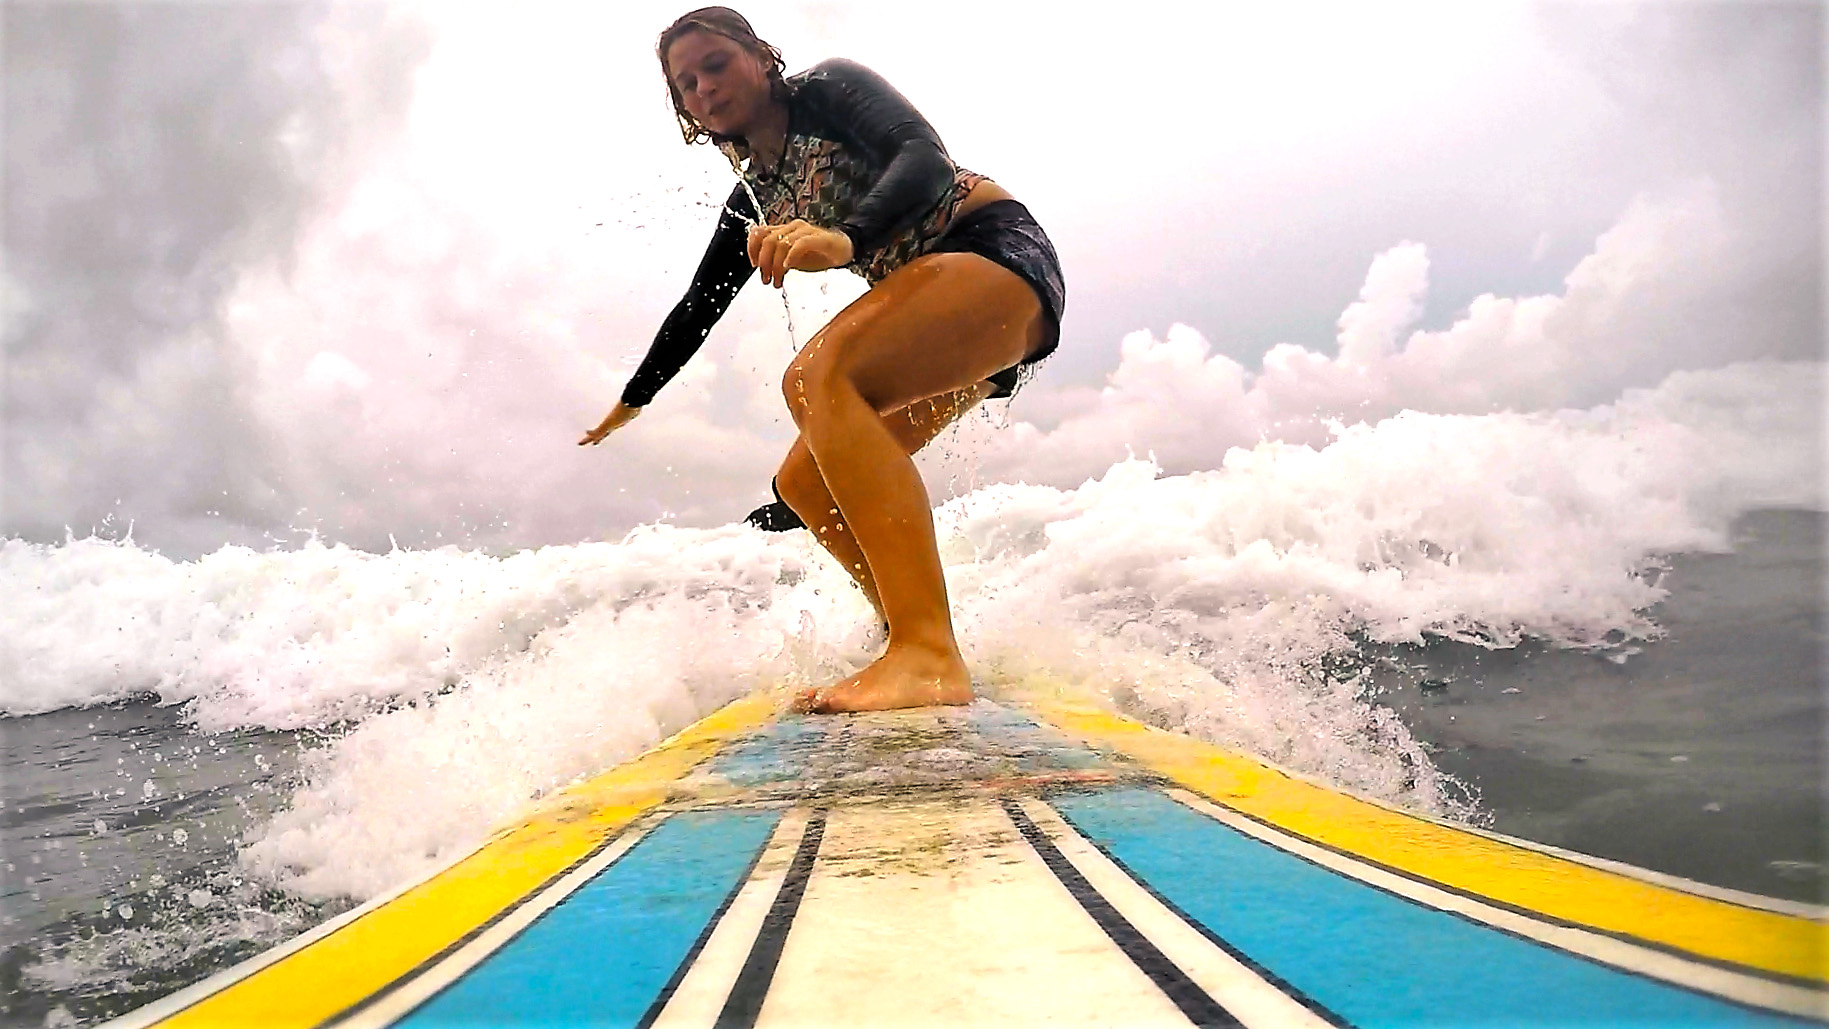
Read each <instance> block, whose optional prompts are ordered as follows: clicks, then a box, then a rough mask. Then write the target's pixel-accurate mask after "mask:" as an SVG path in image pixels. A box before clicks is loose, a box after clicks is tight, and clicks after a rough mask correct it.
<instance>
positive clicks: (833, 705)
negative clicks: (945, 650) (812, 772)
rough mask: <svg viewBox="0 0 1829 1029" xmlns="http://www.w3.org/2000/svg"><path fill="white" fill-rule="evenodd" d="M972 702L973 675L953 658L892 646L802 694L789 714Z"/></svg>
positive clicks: (929, 651) (881, 709) (954, 655)
mask: <svg viewBox="0 0 1829 1029" xmlns="http://www.w3.org/2000/svg"><path fill="white" fill-rule="evenodd" d="M971 702H972V675H971V672H970V671H968V670H967V669H966V667H965V661H964V660H963V659H961V658H960V657H959V655H958V654H956V653H953V654H941V653H937V652H935V651H931V650H924V649H921V648H917V647H906V646H904V647H898V646H895V645H893V644H891V645H890V647H889V649H888V650H887V651H886V652H884V654H883V656H882V657H879V658H877V659H876V661H875V662H873V663H872V664H871V665H870V667H868V668H866V669H864V670H863V671H861V672H859V673H857V674H856V675H853V676H852V677H851V678H849V679H846V680H845V681H844V682H841V683H839V684H837V685H836V686H827V687H825V688H824V689H816V690H803V691H801V693H800V694H799V695H798V696H796V697H795V698H794V710H796V711H800V712H809V713H819V714H833V713H836V712H839V711H888V710H891V709H893V708H900V707H938V706H941V705H945V704H970V703H971Z"/></svg>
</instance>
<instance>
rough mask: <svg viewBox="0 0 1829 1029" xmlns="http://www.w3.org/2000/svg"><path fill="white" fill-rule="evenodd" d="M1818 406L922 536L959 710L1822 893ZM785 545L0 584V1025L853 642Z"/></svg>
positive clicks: (28, 575) (1718, 405)
mask: <svg viewBox="0 0 1829 1029" xmlns="http://www.w3.org/2000/svg"><path fill="white" fill-rule="evenodd" d="M1821 377H1822V369H1821V366H1820V365H1814V364H1810V365H1770V364H1766V365H1745V366H1737V367H1734V368H1729V369H1721V370H1718V371H1714V372H1708V373H1686V374H1681V375H1677V376H1673V377H1672V378H1671V379H1670V380H1668V381H1666V382H1665V383H1664V384H1663V385H1661V386H1660V387H1658V388H1657V389H1655V390H1645V391H1637V392H1634V393H1630V394H1628V395H1627V396H1625V397H1622V398H1621V399H1620V400H1619V401H1617V402H1616V403H1613V404H1609V405H1606V406H1604V407H1599V408H1595V409H1592V410H1584V411H1557V412H1534V413H1510V412H1507V413H1497V414H1490V415H1482V416H1448V415H1429V414H1420V413H1415V412H1406V413H1405V414H1402V415H1399V416H1397V417H1395V418H1391V419H1387V420H1385V421H1382V422H1379V423H1377V424H1371V425H1356V426H1341V427H1339V428H1338V429H1337V431H1336V432H1335V434H1334V437H1333V439H1332V440H1331V441H1330V442H1329V443H1328V444H1327V445H1325V446H1323V447H1319V448H1310V447H1304V446H1289V445H1284V444H1278V443H1274V442H1267V443H1264V444H1261V445H1259V446H1258V447H1256V448H1254V449H1250V450H1243V449H1239V450H1233V451H1231V452H1229V453H1228V454H1227V455H1225V458H1224V460H1223V462H1218V464H1217V467H1214V468H1212V469H1209V470H1205V471H1198V472H1192V473H1188V474H1180V475H1169V474H1164V473H1163V472H1162V470H1161V469H1159V468H1157V467H1156V466H1154V465H1153V464H1152V463H1150V462H1149V461H1142V460H1132V461H1126V462H1123V463H1120V464H1117V465H1114V466H1113V467H1112V468H1111V469H1110V470H1109V471H1108V472H1106V473H1105V474H1104V475H1103V476H1101V477H1099V478H1097V479H1094V480H1090V481H1088V482H1086V483H1083V484H1081V485H1080V486H1078V487H1076V488H1072V489H1061V488H1054V487H1047V486H1036V485H1020V484H1000V485H992V486H986V487H984V488H981V489H977V490H975V491H972V492H970V493H967V494H966V495H964V496H960V497H957V498H954V499H952V500H949V501H947V502H946V503H945V504H943V505H942V506H941V507H940V508H939V509H938V510H937V512H936V519H937V524H938V528H939V537H940V540H941V547H942V557H943V560H944V562H945V564H946V569H947V575H948V585H949V590H950V593H951V597H952V600H953V604H954V609H955V617H956V620H957V623H958V626H959V630H960V634H961V640H962V644H963V645H964V646H965V648H966V652H967V658H968V660H969V661H970V662H971V664H972V667H973V670H974V673H975V675H976V677H977V680H978V682H979V683H980V685H981V688H982V689H983V690H984V692H986V693H987V694H989V695H991V696H995V695H996V694H997V692H998V691H999V690H1000V689H1002V688H1004V687H1006V686H1008V685H1009V684H1011V683H1015V682H1020V681H1025V680H1029V679H1032V678H1036V677H1046V678H1049V679H1052V680H1056V681H1062V682H1067V683H1070V684H1076V685H1079V686H1082V687H1084V688H1087V689H1091V690H1094V691H1097V692H1100V693H1102V694H1103V695H1105V696H1107V697H1108V698H1109V699H1110V700H1111V702H1112V703H1114V704H1116V705H1118V706H1119V707H1120V708H1122V709H1124V710H1127V711H1130V712H1132V713H1134V714H1136V715H1138V716H1139V717H1143V718H1145V719H1147V720H1150V721H1152V722H1154V723H1156V724H1160V725H1165V726H1170V727H1173V728H1176V729H1180V730H1182V731H1186V732H1190V733H1193V734H1196V735H1199V736H1202V737H1204V738H1207V739H1210V740H1214V741H1216V742H1219V743H1222V744H1225V745H1228V746H1233V747H1238V748H1242V749H1245V750H1249V751H1251V752H1254V753H1257V754H1261V755H1263V756H1265V757H1268V758H1270V759H1272V760H1275V761H1277V762H1280V763H1282V764H1284V765H1287V766H1290V767H1293V768H1295V769H1298V770H1300V771H1302V772H1305V773H1307V774H1311V775H1315V776H1319V777H1322V778H1325V779H1327V780H1329V781H1332V782H1334V783H1337V784H1339V785H1341V786H1345V787H1349V788H1352V789H1355V790H1359V791H1362V792H1366V793H1369V794H1372V795H1374V796H1378V797H1381V798H1383V799H1385V800H1388V801H1390V802H1392V803H1396V804H1400V805H1404V806H1406V807H1409V808H1411V809H1413V810H1417V811H1421V812H1426V813H1429V814H1432V815H1437V816H1442V817H1448V818H1458V819H1463V820H1466V821H1469V822H1471V823H1474V824H1478V825H1484V826H1491V827H1493V828H1496V829H1498V830H1500V831H1504V832H1510V833H1515V834H1518V835H1522V836H1526V837H1530V838H1533V839H1539V840H1542V841H1544V842H1549V843H1553V844H1557V845H1562V846H1570V847H1574V848H1576V849H1581V850H1585V851H1589V852H1593V853H1597V854H1602V855H1604V856H1610V857H1617V858H1622V859H1625V860H1630V861H1634V862H1637V863H1640V864H1644V865H1647V866H1649V867H1653V868H1659V869H1663V870H1666V871H1670V872H1674V873H1676V874H1680V875H1686V876H1691V877H1694V878H1697V879H1701V880H1704V881H1710V882H1716V883H1720V884H1722V885H1728V886H1733V887H1737V888H1742V889H1753V890H1757V891H1760V892H1765V893H1770V894H1775V895H1781V896H1789V897H1797V898H1805V899H1818V898H1820V897H1821V895H1822V892H1823V883H1824V879H1823V875H1822V868H1823V864H1824V855H1823V845H1822V815H1821V794H1822V783H1823V774H1822V773H1823V762H1822V747H1821V742H1822V724H1823V663H1822V653H1823V651H1822V646H1823V631H1824V618H1823V596H1822V583H1823V555H1822V543H1823V534H1824V531H1825V515H1824V511H1825V510H1829V505H1826V504H1825V502H1824V496H1823V491H1824V487H1823V475H1822V456H1823V454H1822V436H1821V421H1822V414H1821V412H1822V408H1823V405H1822V400H1823V397H1822V388H1821V381H1822V378H1821ZM868 614H869V611H868V608H867V606H866V605H865V603H864V601H863V600H862V598H861V596H860V595H859V594H858V593H857V592H856V591H855V589H853V588H852V587H851V586H850V585H849V583H848V582H847V581H846V580H845V579H844V578H843V576H842V574H841V573H840V571H839V570H838V569H837V568H836V567H834V566H832V564H831V563H830V562H829V561H828V560H827V559H826V558H825V556H824V554H823V553H822V552H820V551H818V550H817V548H816V547H815V546H814V545H813V544H812V543H811V542H810V541H809V540H807V538H806V537H805V534H804V533H788V534H781V535H769V534H764V533H759V532H756V531H754V530H751V529H749V528H747V527H745V526H741V525H732V526H725V527H720V528H712V529H688V528H680V527H674V526H667V525H656V526H645V527H642V528H640V529H638V530H636V531H635V532H633V533H631V534H629V535H628V536H627V537H626V538H624V539H622V540H620V541H615V542H593V543H582V544H577V545H571V546H554V547H546V548H542V549H538V550H528V551H521V552H516V553H489V552H484V551H481V550H476V549H465V548H463V547H460V546H449V547H445V548H442V549H438V550H412V551H409V550H395V551H393V552H391V553H382V554H373V553H365V552H360V551H355V550H351V549H348V548H346V547H341V546H336V545H326V544H323V543H317V542H314V543H311V544H308V545H306V546H303V547H298V548H293V549H286V550H273V551H269V552H256V551H251V550H247V549H244V548H234V547H225V548H223V549H221V550H218V551H217V552H215V553H212V554H208V555H206V556H204V557H202V558H200V559H197V560H194V561H174V560H171V559H169V558H167V557H165V556H163V555H160V554H157V553H154V552H151V551H148V550H145V549H143V548H141V547H139V546H137V545H136V544H134V543H132V542H131V541H122V540H102V539H72V540H69V541H66V542H65V543H63V544H60V545H54V546H46V545H39V544H31V543H26V542H23V541H19V540H7V541H5V542H4V543H0V712H3V713H4V717H3V718H0V732H3V733H4V769H3V774H4V778H3V780H0V781H3V783H4V786H3V788H4V796H3V797H0V799H3V801H4V813H3V814H0V844H3V846H4V853H0V861H4V866H5V880H4V888H3V892H0V896H3V899H4V910H3V912H0V994H3V995H4V998H5V999H4V1011H0V1021H3V1022H4V1024H7V1025H47V1024H51V1025H74V1024H88V1023H92V1022H94V1021H97V1020H100V1019H102V1018H105V1017H107V1016H109V1015H112V1014H117V1013H120V1012H122V1011H125V1010H128V1009H130V1008H132V1007H134V1006H137V1005H139V1004H142V1003H146V1002H148V1001H150V1000H153V999H155V998H156V997H158V996H161V995H163V994H165V993H167V992H170V991H172V990H174V989H177V988H180V987H182V986H184V985H186V984H188V983H190V982H193V981H196V980H197V979H200V978H202V977H204V976H206V975H208V974H210V973H211V972H213V971H215V970H217V969H220V968H223V967H226V966H228V965H230V964H232V963H234V962H235V961H237V960H239V959H240V958H242V957H245V956H247V955H248V954H251V953H254V952H256V951H258V950H259V949H262V948H264V947H267V946H270V945H272V944H274V943H277V942H279V941H280V940H283V939H285V938H287V937H288V936H291V935H293V934H296V933H297V932H299V931H302V930H303V929H305V928H307V927H309V926H310V925H313V924H315V923H316V922H318V921H320V920H322V919H324V918H326V917H329V916H330V915H332V914H334V913H336V912H338V911H341V910H345V909H347V908H348V907H349V906H351V905H353V904H355V903H358V902H360V901H361V900H362V899H364V898H367V897H370V896H373V895H375V894H377V893H379V892H382V891H384V890H386V889H388V888H389V887H390V886H392V885H394V884H396V883H398V882H400V881H402V880H404V879H407V878H409V877H411V876H414V875H416V874H419V873H421V872H423V871H425V870H426V869H428V868H430V867H432V866H433V865H435V864H437V863H438V862H440V861H442V860H444V859H447V858H448V857H449V856H451V855H452V854H454V853H456V852H458V851H460V850H462V849H464V848H467V847H469V846H471V845H473V844H474V843H475V842H476V841H477V840H479V839H480V838H481V837H482V836H483V835H485V834H486V833H487V832H488V831H489V830H490V828H492V827H493V826H494V825H496V824H498V823H499V822H500V821H502V820H504V819H506V818H509V817H511V816H512V815H513V814H514V813H515V812H516V811H518V810H519V809H520V808H521V807H523V806H524V805H525V804H526V803H527V802H528V801H529V800H531V799H533V798H535V797H537V796H539V795H541V794H542V793H544V792H547V791H549V790H551V789H553V788H555V787H558V786H560V785H563V784H565V783H568V782H571V781H573V780H575V779H577V778H579V777H582V776H585V775H588V774H590V773H592V772H594V771H596V770H598V769H600V768H602V767H603V766H605V765H607V764H611V763H613V762H616V761H618V760H621V759H623V758H626V757H628V756H631V755H633V754H635V753H637V752H639V751H640V750H641V749H643V748H645V747H646V746H648V745H650V744H652V743H653V742H655V741H657V740H658V739H660V738H662V737H664V736H665V735H667V734H668V733H670V732H672V731H674V730H676V729H678V728H680V727H682V726H684V725H686V724H687V723H689V722H690V721H692V720H693V719H695V718H697V717H699V716H700V715H703V714H705V713H707V712H709V711H711V710H713V709H715V708H716V707H717V706H719V705H721V704H723V703H725V702H726V701H728V700H731V699H733V698H735V697H737V696H740V695H742V694H744V693H746V692H748V691H750V690H752V689H754V688H756V687H758V686H762V685H766V684H772V683H778V682H784V681H785V682H792V683H800V682H820V681H826V680H829V679H831V678H834V677H837V676H839V675H842V674H844V673H846V672H848V671H850V670H852V669H854V668H856V667H858V666H860V665H861V664H862V663H864V662H866V661H868V660H869V659H870V658H871V657H872V656H873V654H874V652H875V648H876V647H877V646H879V641H878V640H877V639H875V637H874V635H873V634H872V632H871V619H870V618H869V617H868Z"/></svg>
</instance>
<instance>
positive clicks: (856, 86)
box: [622, 59, 983, 407]
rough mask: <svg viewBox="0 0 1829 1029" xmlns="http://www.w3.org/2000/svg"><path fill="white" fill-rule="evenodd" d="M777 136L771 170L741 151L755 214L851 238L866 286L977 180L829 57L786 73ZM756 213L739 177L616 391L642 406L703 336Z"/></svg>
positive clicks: (913, 120) (910, 250)
mask: <svg viewBox="0 0 1829 1029" xmlns="http://www.w3.org/2000/svg"><path fill="white" fill-rule="evenodd" d="M787 84H788V88H789V97H788V101H787V104H788V129H787V145H786V148H785V149H784V150H783V152H782V154H781V160H780V161H779V163H777V165H776V166H775V167H774V168H773V169H763V168H760V167H759V164H760V162H758V161H756V160H754V159H752V160H750V161H749V162H748V165H747V167H746V168H745V170H744V175H743V177H744V179H746V180H747V181H748V183H749V187H750V189H753V190H755V194H756V199H757V200H758V201H759V202H760V203H761V204H762V210H761V212H760V219H759V220H761V221H763V222H766V223H768V224H770V225H780V224H782V223H784V222H788V221H791V220H793V219H795V218H799V219H803V220H805V221H806V222H808V223H810V224H812V225H817V226H819V227H821V228H826V229H835V230H838V231H840V232H843V233H845V234H846V235H847V236H849V237H851V244H852V255H853V256H852V260H851V263H850V264H848V265H846V267H848V268H850V269H851V270H852V271H855V272H857V273H858V274H860V275H862V276H863V277H864V278H865V280H866V281H868V282H869V283H870V284H871V285H873V286H874V285H875V284H876V283H877V282H879V281H880V280H881V279H882V278H883V277H884V276H886V275H888V274H889V273H890V272H892V271H895V270H896V269H897V268H900V267H901V266H902V265H904V264H907V263H908V262H909V261H912V260H914V259H915V258H917V257H919V256H921V255H922V254H925V253H927V252H928V251H929V250H930V249H932V247H933V245H934V243H935V242H936V241H937V240H938V239H939V238H940V235H941V234H942V233H944V232H945V231H946V227H947V226H948V225H949V224H951V223H952V220H953V215H954V213H955V212H956V211H957V210H958V207H959V205H960V204H961V203H962V202H964V200H965V197H966V194H968V193H970V192H971V190H972V187H973V186H975V185H977V184H978V182H979V181H980V180H981V179H982V178H983V176H981V175H977V174H974V173H972V172H969V171H966V170H965V169H963V168H960V167H958V166H957V165H955V164H953V162H952V159H951V158H950V157H948V156H947V153H946V147H945V146H944V145H943V144H942V143H941V142H940V137H939V135H938V134H937V133H936V132H934V129H933V126H931V125H929V124H928V123H927V119H925V118H923V117H921V112H919V111H917V110H915V108H914V105H913V104H910V103H909V102H908V101H907V99H905V98H904V97H903V96H902V95H901V94H900V93H897V92H896V91H895V89H894V88H893V87H891V86H890V85H889V83H888V82H886V81H884V80H883V77H882V76H880V75H878V74H876V73H875V72H873V71H871V70H870V69H868V68H866V67H864V66H863V65H861V64H858V63H857V62H855V61H846V60H837V59H835V60H830V61H825V62H822V63H820V64H816V65H814V66H813V67H811V68H809V69H807V70H806V71H803V72H801V73H799V74H797V75H792V76H789V77H788V79H787ZM746 217H747V218H751V219H755V218H757V217H758V212H757V211H756V209H755V206H754V205H753V204H751V203H750V199H749V194H748V192H746V191H745V190H744V188H743V184H742V183H738V184H737V187H736V188H735V189H734V190H732V191H731V194H730V199H729V200H728V201H726V202H725V204H724V209H723V211H722V213H721V214H719V216H718V226H717V229H716V231H714V232H713V233H712V236H711V245H710V246H709V247H707V248H706V250H705V257H704V259H703V260H701V261H700V262H699V268H698V271H697V272H696V273H694V274H693V276H692V285H691V287H690V288H688V289H687V290H686V295H685V297H683V298H682V299H681V300H680V302H679V303H678V304H676V305H675V306H674V308H673V311H672V313H671V314H669V315H668V316H667V319H666V321H664V322H662V323H661V327H660V332H659V333H658V334H657V335H656V336H655V338H654V344H653V345H652V346H651V347H649V348H648V356H647V357H646V358H644V359H643V360H642V362H641V366H640V367H639V368H637V369H636V370H635V374H634V375H633V376H632V377H630V379H629V384H628V386H627V387H626V388H624V389H623V391H622V402H623V403H625V404H627V405H629V406H630V407H645V406H647V404H648V403H649V402H650V401H652V400H653V399H654V395H655V394H656V393H658V392H659V391H660V388H661V387H662V386H665V385H666V384H667V383H668V382H669V381H670V380H672V378H673V377H674V376H675V375H677V374H679V370H680V369H681V368H683V367H685V365H686V362H687V361H688V360H689V359H691V357H692V355H693V354H695V353H697V352H698V349H699V347H700V346H701V345H703V344H704V342H705V337H706V336H707V335H709V334H710V333H711V327H712V326H713V325H715V324H717V321H718V319H719V318H722V317H723V316H724V312H725V311H726V310H728V309H729V307H730V302H731V300H732V298H734V297H735V296H736V295H737V290H739V289H742V288H743V284H744V283H745V282H748V281H749V278H750V276H751V275H752V274H753V273H754V272H755V268H754V267H753V266H751V265H750V263H749V251H748V240H749V227H748V225H747V224H746V223H745V221H744V219H745V218H746Z"/></svg>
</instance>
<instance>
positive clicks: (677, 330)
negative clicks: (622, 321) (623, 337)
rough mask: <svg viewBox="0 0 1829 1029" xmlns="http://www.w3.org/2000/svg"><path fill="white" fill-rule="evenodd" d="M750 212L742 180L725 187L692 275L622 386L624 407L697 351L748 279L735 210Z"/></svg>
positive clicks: (648, 396)
mask: <svg viewBox="0 0 1829 1029" xmlns="http://www.w3.org/2000/svg"><path fill="white" fill-rule="evenodd" d="M739 211H741V212H742V213H743V215H748V216H751V217H754V215H755V205H753V204H751V203H750V202H749V196H748V194H747V193H745V192H744V189H743V184H742V183H740V182H739V183H737V188H736V189H734V190H732V191H731V194H730V199H729V200H727V201H725V202H724V208H723V211H722V212H721V213H720V214H719V215H718V227H717V231H715V232H713V233H712V234H711V245H710V246H708V247H706V248H705V256H704V258H703V259H702V260H700V261H699V270H698V271H696V272H694V273H693V275H692V285H691V286H690V287H688V288H687V290H686V295H685V296H684V297H682V298H680V302H679V303H677V304H675V305H673V312H672V313H671V314H669V315H667V320H666V321H663V322H661V325H660V332H658V333H656V334H655V336H654V343H653V345H652V346H650V347H648V356H647V357H644V358H642V361H641V366H640V367H639V368H636V369H635V374H634V375H632V376H630V377H629V384H628V385H627V386H625V387H623V390H622V402H623V403H625V404H627V405H629V406H630V407H646V406H648V404H649V403H650V402H651V401H653V399H654V394H656V393H659V392H660V388H661V387H662V386H665V385H666V384H667V383H668V382H670V381H671V380H672V379H673V377H674V376H675V375H678V374H679V371H680V369H681V368H684V367H685V366H686V362H687V361H688V360H690V359H691V358H692V355H693V354H696V353H698V351H699V347H701V346H703V345H704V343H705V337H706V336H709V335H710V334H711V327H712V326H713V325H716V324H717V323H718V319H719V318H722V317H724V312H725V311H727V310H729V309H730V301H731V299H732V298H734V297H735V296H736V295H737V290H740V289H742V288H743V284H744V283H745V282H748V281H749V277H750V274H751V273H753V272H754V271H755V270H756V269H755V267H754V266H753V265H751V264H750V263H749V226H748V225H747V224H746V223H745V222H744V221H743V217H742V216H740V215H739V214H738V212H739Z"/></svg>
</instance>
